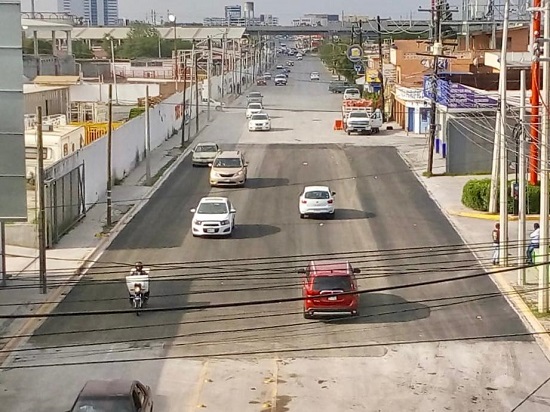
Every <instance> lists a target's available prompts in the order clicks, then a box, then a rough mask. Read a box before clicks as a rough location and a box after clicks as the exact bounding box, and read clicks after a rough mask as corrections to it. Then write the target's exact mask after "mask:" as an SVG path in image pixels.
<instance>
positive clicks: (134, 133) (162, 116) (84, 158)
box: [46, 74, 231, 209]
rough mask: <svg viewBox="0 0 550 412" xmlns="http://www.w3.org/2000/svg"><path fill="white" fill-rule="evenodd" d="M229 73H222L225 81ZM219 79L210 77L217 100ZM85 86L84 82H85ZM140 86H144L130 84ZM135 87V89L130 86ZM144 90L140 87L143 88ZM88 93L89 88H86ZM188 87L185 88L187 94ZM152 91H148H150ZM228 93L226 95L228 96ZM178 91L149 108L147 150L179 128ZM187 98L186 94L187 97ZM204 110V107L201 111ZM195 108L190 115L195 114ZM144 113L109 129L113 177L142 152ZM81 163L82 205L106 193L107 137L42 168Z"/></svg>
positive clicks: (63, 169) (57, 172) (52, 174)
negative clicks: (82, 165) (148, 145)
mask: <svg viewBox="0 0 550 412" xmlns="http://www.w3.org/2000/svg"><path fill="white" fill-rule="evenodd" d="M230 77H231V75H230V74H227V75H226V81H227V82H229V81H230V80H229V78H230ZM220 82H221V78H220V77H216V78H212V91H213V92H212V98H214V99H219V97H220V96H219V94H218V86H219V85H220ZM85 86H88V85H85ZM131 86H139V87H144V85H131ZM134 90H135V89H134ZM143 90H144V89H143ZM88 92H89V89H88ZM190 93H191V88H190V87H189V88H188V89H187V92H186V94H187V96H190ZM151 94H152V93H151ZM228 95H229V93H227V94H226V96H228ZM182 99H183V94H182V93H176V94H174V95H172V96H170V97H169V98H168V99H165V100H164V101H163V102H161V103H160V104H158V105H156V106H154V107H152V108H151V109H150V122H151V149H155V148H156V147H158V146H160V145H161V144H162V143H163V142H164V141H165V140H166V139H168V138H169V137H171V136H172V135H173V134H174V133H175V132H176V131H177V130H178V129H179V128H180V127H181V120H182V119H181V117H179V113H181V108H182V107H181V103H182ZM188 99H189V97H188ZM204 110H206V108H205V107H204V106H202V107H201V111H204ZM195 115H196V114H195V110H194V105H193V110H192V111H191V117H192V118H194V117H195ZM144 123H145V116H144V115H142V116H139V117H136V118H134V119H132V120H131V121H129V122H127V123H125V124H124V125H122V126H121V127H119V128H118V129H116V130H114V132H113V157H112V167H113V179H116V180H121V179H123V178H124V177H126V176H127V175H128V173H129V172H130V171H131V170H132V169H133V168H134V167H135V166H136V164H137V163H138V162H140V161H141V160H143V155H144V152H145V136H144V130H145V127H144V126H145V124H144ZM82 163H84V168H85V196H86V200H85V202H86V208H87V209H88V208H90V207H91V206H92V205H94V204H95V203H97V202H98V201H99V200H100V199H101V198H102V197H103V196H104V195H105V192H106V186H107V139H106V138H101V139H98V140H96V141H95V142H94V143H92V144H90V145H88V146H85V147H84V148H82V149H80V150H78V151H77V152H75V153H74V154H72V155H71V156H69V157H66V158H64V159H62V160H60V161H59V162H58V163H56V164H54V165H52V166H51V167H50V168H48V169H46V176H47V177H48V178H57V177H59V176H62V175H64V174H65V173H67V172H69V171H70V170H72V169H74V168H75V167H77V166H78V165H80V164H82Z"/></svg>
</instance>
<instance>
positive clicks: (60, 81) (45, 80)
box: [33, 76, 80, 86]
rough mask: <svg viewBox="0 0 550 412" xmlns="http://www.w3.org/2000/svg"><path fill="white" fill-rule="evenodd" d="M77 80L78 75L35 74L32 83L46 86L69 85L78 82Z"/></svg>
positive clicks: (78, 78)
mask: <svg viewBox="0 0 550 412" xmlns="http://www.w3.org/2000/svg"><path fill="white" fill-rule="evenodd" d="M79 80H80V77H79V76H36V77H35V79H34V80H33V83H34V84H41V85H48V86H70V85H72V84H78V82H79Z"/></svg>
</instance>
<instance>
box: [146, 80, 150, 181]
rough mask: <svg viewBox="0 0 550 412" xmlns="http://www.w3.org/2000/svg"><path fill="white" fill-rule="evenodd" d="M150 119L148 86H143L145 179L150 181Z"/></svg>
mask: <svg viewBox="0 0 550 412" xmlns="http://www.w3.org/2000/svg"><path fill="white" fill-rule="evenodd" d="M150 155H151V119H150V113H149V86H145V181H146V184H149V183H150V182H151V159H150V157H151V156H150Z"/></svg>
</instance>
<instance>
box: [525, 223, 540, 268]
mask: <svg viewBox="0 0 550 412" xmlns="http://www.w3.org/2000/svg"><path fill="white" fill-rule="evenodd" d="M533 227H534V229H535V230H533V231H532V232H531V234H530V235H529V237H530V238H531V241H530V242H529V246H527V253H526V254H527V264H528V265H532V264H533V251H534V250H535V249H538V248H539V245H540V225H539V224H538V223H535V224H534V225H533Z"/></svg>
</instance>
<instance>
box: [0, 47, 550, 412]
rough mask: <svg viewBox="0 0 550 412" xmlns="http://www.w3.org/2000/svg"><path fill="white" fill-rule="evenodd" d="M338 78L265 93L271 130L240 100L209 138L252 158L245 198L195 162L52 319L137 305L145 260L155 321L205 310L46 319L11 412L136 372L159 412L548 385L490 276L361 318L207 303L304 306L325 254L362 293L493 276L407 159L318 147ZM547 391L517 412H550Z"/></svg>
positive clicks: (386, 296) (374, 407) (470, 394)
mask: <svg viewBox="0 0 550 412" xmlns="http://www.w3.org/2000/svg"><path fill="white" fill-rule="evenodd" d="M313 70H317V71H320V72H322V82H320V83H311V82H310V81H309V72H311V71H313ZM328 80H329V76H328V74H327V73H326V72H325V71H324V70H323V69H322V66H321V65H320V63H319V62H318V60H316V59H315V58H311V57H308V58H306V59H305V60H304V61H303V62H297V63H296V65H295V66H294V68H293V72H292V74H291V76H290V79H289V84H288V86H287V87H274V86H273V85H270V86H268V87H263V88H261V90H262V92H263V93H264V95H265V102H266V105H267V108H268V111H269V113H270V114H271V115H272V117H274V120H273V126H274V130H273V131H272V132H270V133H249V132H248V131H247V130H246V121H245V117H244V109H243V102H242V99H241V100H238V101H236V102H235V103H234V104H233V105H231V106H230V107H229V108H228V109H227V113H225V114H223V115H221V116H219V117H218V118H217V119H216V121H215V122H214V123H213V124H212V125H210V126H209V127H208V128H207V129H206V130H205V132H204V133H203V135H201V140H202V141H217V142H219V143H220V144H222V145H223V146H224V147H225V148H235V147H236V148H238V149H239V150H243V151H244V152H245V154H246V157H247V159H248V161H249V163H250V166H249V174H248V176H249V180H248V182H247V185H246V187H245V188H244V189H214V190H211V189H210V187H209V185H208V177H207V176H208V170H207V169H204V168H192V167H191V165H190V162H189V159H187V160H186V161H185V162H184V163H183V164H182V165H181V166H180V167H179V168H178V169H177V170H176V171H175V172H174V173H173V174H172V176H171V177H170V178H169V179H168V180H167V181H166V183H165V184H164V186H163V187H162V188H161V189H160V190H159V191H158V192H157V193H156V194H155V196H154V197H153V199H152V200H151V201H150V202H149V203H148V204H147V205H146V206H145V207H144V208H143V209H142V211H141V212H140V213H139V214H138V216H136V218H134V220H133V221H132V222H131V223H130V224H129V225H128V226H127V227H126V228H125V229H124V230H123V232H122V233H121V234H120V235H119V236H118V237H117V238H116V240H115V241H114V242H113V243H112V245H111V247H110V248H109V249H108V250H107V251H106V252H105V253H104V255H103V256H102V258H101V259H100V261H99V262H98V263H97V264H96V265H95V266H94V268H93V269H92V270H91V271H90V273H89V275H88V276H87V277H86V278H85V279H83V280H82V282H80V284H79V285H77V286H76V287H74V288H73V290H72V291H71V292H70V293H69V294H68V295H67V296H66V297H65V298H64V300H63V302H62V303H61V304H60V305H59V306H58V308H57V309H56V312H58V313H61V312H69V311H80V312H82V311H83V312H85V311H94V310H123V309H127V308H128V307H129V305H128V300H127V299H126V289H125V284H124V281H123V278H124V276H125V275H126V273H125V269H123V267H122V266H121V264H132V263H133V262H134V261H136V260H142V261H144V262H145V264H146V265H147V266H150V267H151V269H152V275H153V280H152V287H151V288H152V292H151V300H150V307H151V308H174V307H179V306H202V307H203V308H202V309H200V310H187V311H181V310H177V311H166V312H155V313H144V314H143V315H142V316H141V317H139V318H138V317H136V316H135V315H133V314H117V315H86V316H79V317H63V318H51V319H48V320H47V321H45V322H44V323H43V325H42V326H41V327H40V328H39V330H38V331H37V332H36V335H35V336H34V337H33V338H32V339H31V340H30V341H29V343H28V344H27V345H26V347H24V348H21V349H22V350H21V351H20V352H18V353H16V356H14V357H13V358H12V360H11V366H12V367H13V369H11V370H6V371H3V372H1V373H0V402H2V405H3V406H6V408H7V409H6V410H17V411H21V412H24V411H51V410H64V408H65V409H66V408H68V407H69V406H70V403H71V401H72V400H73V399H74V397H75V395H76V394H77V392H78V390H79V389H80V387H81V386H82V385H83V383H84V382H85V381H86V380H87V379H90V378H104V379H105V378H112V377H126V378H129V377H131V378H138V379H140V380H142V381H143V382H144V383H146V384H148V385H150V386H151V387H152V388H153V390H154V392H155V394H156V398H155V399H156V407H155V410H156V411H160V412H162V411H187V410H189V411H191V410H195V409H197V408H202V407H204V408H206V409H207V410H211V411H243V412H244V411H273V412H275V411H335V410H341V411H353V410H356V411H395V410H401V411H431V410H434V411H442V410H450V411H489V410H495V411H496V410H498V411H505V410H512V408H513V407H514V406H516V405H517V404H519V403H520V402H521V401H522V400H523V399H524V398H525V397H527V396H528V395H529V393H530V392H531V391H533V390H535V389H536V388H537V386H538V385H539V384H540V383H541V382H542V381H544V379H546V378H547V377H548V376H547V374H548V373H549V370H550V369H549V368H548V362H547V360H546V358H545V357H544V355H543V354H542V352H541V351H540V349H539V348H538V346H537V345H536V343H535V342H534V341H533V339H532V338H530V337H516V338H513V337H512V338H500V339H492V338H491V336H495V335H497V336H498V335H504V334H521V333H525V332H526V329H525V327H524V326H523V324H522V323H521V321H520V319H519V317H518V316H517V315H516V313H515V312H514V311H513V310H512V309H511V308H510V307H509V306H508V304H507V303H506V301H505V300H504V298H502V297H501V296H498V295H497V293H496V292H497V289H496V287H495V286H494V284H493V283H492V282H491V281H490V279H489V278H488V277H477V278H472V279H468V280H462V281H447V282H442V283H437V284H433V285H429V286H422V287H412V288H404V289H394V290H388V291H384V290H381V291H378V292H375V293H368V294H365V295H363V296H362V298H361V316H360V317H359V318H356V319H343V320H342V319H340V320H328V321H310V320H305V319H304V318H303V317H302V312H301V304H300V302H289V303H275V304H270V305H254V306H238V305H237V306H233V307H227V308H222V309H220V308H208V307H206V308H205V306H208V305H213V304H220V303H239V302H250V301H259V300H266V299H279V298H288V297H299V296H300V295H301V291H300V282H301V279H300V276H299V275H298V274H297V273H296V270H297V269H298V268H300V267H303V266H304V265H305V264H306V263H307V261H308V260H309V259H312V258H313V259H315V258H319V257H323V258H324V257H326V256H329V257H331V258H342V259H348V260H350V261H351V262H353V263H354V265H355V266H356V267H359V268H361V269H362V273H361V275H359V286H360V288H361V289H365V290H366V289H373V288H386V287H393V286H399V285H411V284H414V283H417V282H423V281H428V280H445V279H452V278H453V277H457V276H463V275H468V274H475V273H480V272H481V269H480V268H479V267H478V266H477V264H476V262H475V258H474V257H473V256H472V254H471V253H470V252H469V251H468V249H467V248H466V247H465V246H463V245H461V243H462V242H461V240H460V238H459V236H458V235H457V234H456V232H455V231H454V229H453V228H452V227H451V225H450V224H449V223H448V222H447V220H446V219H445V217H444V216H443V215H442V213H441V212H440V211H439V209H438V208H437V206H436V205H435V204H434V203H433V201H432V200H431V199H430V198H429V196H428V194H427V193H426V192H425V191H424V189H423V187H422V186H421V185H420V183H419V182H418V181H417V179H416V178H415V176H414V175H413V173H412V172H411V171H410V170H409V169H408V168H407V166H406V165H405V163H404V162H403V161H402V160H401V158H400V157H399V155H398V153H397V151H396V150H395V149H394V148H392V147H387V146H386V147H381V146H374V145H373V143H372V142H373V140H372V139H371V140H370V142H367V143H365V145H362V144H359V145H352V144H348V143H349V140H347V139H349V138H348V137H347V136H346V137H343V138H342V143H341V144H327V143H321V142H319V141H317V140H316V136H318V135H317V134H316V132H314V131H312V130H314V129H315V128H318V127H319V124H323V125H325V126H327V125H330V124H331V122H332V118H333V117H337V113H335V111H338V108H339V107H338V102H339V100H340V99H341V97H339V96H333V95H330V94H328V92H327V91H326V88H327V83H326V82H327V81H328ZM376 138H377V139H381V138H382V139H383V138H384V137H383V136H382V137H376ZM355 139H358V140H357V142H365V141H366V140H368V139H369V137H365V138H355ZM292 140H293V141H292ZM280 142H284V143H280ZM317 183H322V184H327V185H329V186H330V187H331V189H332V190H334V191H335V192H336V193H337V212H336V219H334V220H322V219H321V220H317V219H308V220H301V219H300V218H299V214H298V195H299V193H300V190H301V189H302V187H303V186H304V185H309V184H317ZM209 194H223V195H227V196H229V197H230V198H231V200H232V202H233V203H234V204H235V206H236V208H237V225H238V226H237V229H236V232H235V234H234V236H233V237H232V238H230V239H198V238H193V237H192V236H191V233H190V224H191V218H192V214H191V213H190V211H189V209H191V208H192V207H194V206H195V205H196V204H197V202H198V201H199V199H200V198H201V197H202V196H206V195H209ZM67 363H69V364H71V363H76V365H74V366H66V365H65V366H60V365H63V364H67ZM37 365H42V367H36V366H37ZM43 365H56V366H49V367H44V366H43ZM29 388H32V390H30V389H29ZM549 395H550V393H549V391H548V388H547V387H543V388H542V389H541V390H540V391H538V392H537V393H536V394H535V395H534V396H532V397H531V398H530V399H529V400H528V401H527V402H526V403H525V404H524V405H523V407H522V408H523V409H521V408H520V409H518V410H524V411H545V410H549V408H550V404H549V403H548V401H547V400H546V399H547V396H549Z"/></svg>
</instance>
